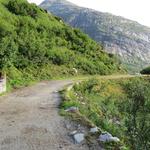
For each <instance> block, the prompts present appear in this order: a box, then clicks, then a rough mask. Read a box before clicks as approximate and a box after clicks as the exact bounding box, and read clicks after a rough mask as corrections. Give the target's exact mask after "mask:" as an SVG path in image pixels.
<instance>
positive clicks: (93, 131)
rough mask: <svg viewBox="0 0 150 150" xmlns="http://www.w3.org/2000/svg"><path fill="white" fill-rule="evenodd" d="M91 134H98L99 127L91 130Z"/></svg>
mask: <svg viewBox="0 0 150 150" xmlns="http://www.w3.org/2000/svg"><path fill="white" fill-rule="evenodd" d="M90 132H91V133H96V132H98V127H94V128H91V129H90Z"/></svg>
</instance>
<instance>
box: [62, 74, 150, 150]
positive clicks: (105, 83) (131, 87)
mask: <svg viewBox="0 0 150 150" xmlns="http://www.w3.org/2000/svg"><path fill="white" fill-rule="evenodd" d="M104 79H105V80H104ZM149 91H150V83H149V79H148V78H145V79H143V78H139V77H137V78H130V79H128V78H121V79H120V78H118V79H113V78H112V79H111V78H110V77H109V79H108V78H102V77H101V78H100V77H99V78H97V79H95V78H91V79H89V80H86V81H83V82H81V83H79V84H75V85H74V87H73V88H72V89H71V90H70V91H63V92H62V98H63V102H62V104H61V114H62V115H67V116H69V117H70V118H72V119H73V120H77V121H78V122H80V123H82V124H84V125H86V126H89V127H91V126H95V125H96V126H98V127H99V128H100V129H101V131H108V132H110V133H111V134H112V135H113V136H117V137H119V138H120V140H121V142H120V143H117V144H115V143H107V144H104V146H105V147H106V148H107V149H124V150H125V149H131V150H132V149H135V150H136V149H137V147H139V148H138V149H139V150H142V149H143V148H145V149H147V147H148V146H150V145H149V144H150V143H149V142H150V138H149V137H148V133H149V131H147V132H148V133H144V135H142V138H143V141H144V140H145V142H147V144H146V146H147V147H146V146H145V145H144V143H142V142H141V140H140V136H141V133H140V132H142V131H143V128H144V129H145V130H147V128H148V125H149V124H150V121H149V120H150V116H149V114H150V113H149V111H147V109H150V105H149V104H150V98H149V96H150V92H149ZM148 95H149V96H148ZM140 99H141V101H142V102H143V104H141V102H140ZM136 105H137V106H136ZM71 106H77V107H79V112H78V113H75V114H72V113H66V112H65V111H64V110H65V109H67V108H69V107H71ZM135 109H137V110H138V111H137V112H134V110H135ZM133 112H134V113H135V114H136V116H137V118H135V120H136V124H134V122H132V118H133V117H134V115H135V114H134V115H133ZM143 116H146V117H144V118H145V120H146V121H145V122H144V124H143V125H142V117H143ZM135 125H136V126H137V129H136V132H135V133H132V132H131V131H132V130H130V128H133V127H134V126H135ZM143 132H144V131H143ZM136 133H138V134H139V135H138V136H139V137H138V136H137V135H136ZM133 137H134V138H135V140H136V141H134V140H133V139H134V138H133ZM147 150H148V149H147Z"/></svg>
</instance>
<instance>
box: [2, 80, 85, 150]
mask: <svg viewBox="0 0 150 150" xmlns="http://www.w3.org/2000/svg"><path fill="white" fill-rule="evenodd" d="M69 83H71V81H50V82H41V83H39V84H37V85H34V86H31V87H27V88H23V89H21V90H17V91H15V92H13V93H11V94H8V95H7V96H2V97H0V150H88V148H87V147H86V145H76V144H74V143H73V141H72V139H71V138H70V137H69V136H68V131H67V129H66V128H65V123H66V120H65V119H64V118H63V117H61V116H59V114H58V110H59V109H58V105H59V102H60V97H59V94H58V93H57V92H56V91H58V90H60V89H61V88H63V87H64V86H65V85H67V84H69Z"/></svg>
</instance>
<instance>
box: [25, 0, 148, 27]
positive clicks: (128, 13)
mask: <svg viewBox="0 0 150 150" xmlns="http://www.w3.org/2000/svg"><path fill="white" fill-rule="evenodd" d="M28 1H29V2H34V3H36V4H40V3H41V2H42V1H43V0H28ZM68 1H70V2H73V3H75V4H77V5H79V6H83V7H88V8H93V9H95V10H99V11H102V12H109V13H112V14H114V15H118V16H123V17H126V18H129V19H131V20H135V21H138V22H139V23H141V24H143V25H147V26H149V27H150V0H68Z"/></svg>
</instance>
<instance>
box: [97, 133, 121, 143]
mask: <svg viewBox="0 0 150 150" xmlns="http://www.w3.org/2000/svg"><path fill="white" fill-rule="evenodd" d="M99 140H100V141H101V142H119V141H120V139H119V138H117V137H113V136H112V135H111V134H110V133H102V134H101V135H100V136H99Z"/></svg>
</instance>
